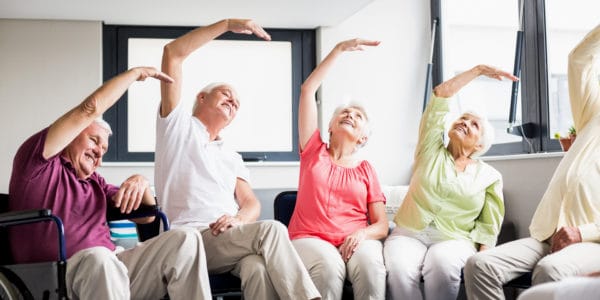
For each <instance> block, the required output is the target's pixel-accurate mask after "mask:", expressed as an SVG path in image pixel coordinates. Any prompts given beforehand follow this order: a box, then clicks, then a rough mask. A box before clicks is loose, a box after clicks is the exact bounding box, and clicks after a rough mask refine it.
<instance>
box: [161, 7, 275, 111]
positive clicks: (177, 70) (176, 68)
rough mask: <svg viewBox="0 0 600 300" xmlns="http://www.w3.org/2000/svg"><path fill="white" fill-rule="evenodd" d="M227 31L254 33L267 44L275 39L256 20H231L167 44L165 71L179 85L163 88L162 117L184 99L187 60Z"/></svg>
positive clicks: (163, 85) (163, 63)
mask: <svg viewBox="0 0 600 300" xmlns="http://www.w3.org/2000/svg"><path fill="white" fill-rule="evenodd" d="M227 31H231V32H235V33H242V34H254V35H256V36H258V37H259V38H262V39H265V40H267V41H269V40H271V36H270V35H269V34H268V33H267V32H265V31H264V30H263V29H262V28H261V27H260V26H258V25H257V24H256V23H254V21H252V20H240V19H227V20H222V21H219V22H217V23H214V24H212V25H209V26H206V27H200V28H197V29H194V30H192V31H190V32H188V33H186V34H184V35H182V36H181V37H179V38H177V39H176V40H174V41H172V42H170V43H169V44H167V45H166V46H165V47H164V49H163V57H162V71H163V72H165V73H166V74H169V75H170V76H171V77H173V79H174V80H175V83H174V84H161V85H160V94H161V102H160V115H161V116H162V117H166V116H167V115H169V114H170V113H171V111H173V109H174V108H175V107H176V106H177V104H178V103H179V101H180V100H181V99H180V98H181V82H182V80H181V77H182V73H183V72H182V65H183V61H184V60H185V59H186V58H187V57H188V56H189V55H190V54H191V53H192V52H194V51H196V50H197V49H198V48H200V47H202V46H203V45H205V44H206V43H208V42H210V41H212V40H213V39H215V38H217V37H218V36H220V35H221V34H223V33H225V32H227Z"/></svg>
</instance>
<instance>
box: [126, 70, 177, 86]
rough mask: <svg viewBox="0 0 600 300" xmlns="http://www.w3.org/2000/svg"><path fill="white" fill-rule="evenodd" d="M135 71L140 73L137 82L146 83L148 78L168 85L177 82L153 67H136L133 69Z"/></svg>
mask: <svg viewBox="0 0 600 300" xmlns="http://www.w3.org/2000/svg"><path fill="white" fill-rule="evenodd" d="M133 70H135V71H137V72H138V78H137V79H136V80H137V81H144V80H145V79H146V78H148V77H153V78H156V79H158V80H161V81H164V82H166V83H172V82H174V81H175V80H173V78H171V77H170V76H169V75H167V74H165V73H163V72H161V71H159V70H157V69H155V68H153V67H136V68H133Z"/></svg>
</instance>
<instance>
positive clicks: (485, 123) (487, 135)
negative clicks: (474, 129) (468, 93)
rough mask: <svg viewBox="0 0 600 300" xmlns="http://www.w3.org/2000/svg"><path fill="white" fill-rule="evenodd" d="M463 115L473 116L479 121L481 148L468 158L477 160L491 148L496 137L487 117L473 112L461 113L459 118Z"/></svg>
mask: <svg viewBox="0 0 600 300" xmlns="http://www.w3.org/2000/svg"><path fill="white" fill-rule="evenodd" d="M464 115H471V116H474V117H475V118H477V119H478V120H479V123H480V124H481V136H480V137H479V145H481V148H480V149H479V150H477V151H474V152H473V153H471V156H470V157H471V158H477V157H479V156H482V155H484V154H485V153H486V152H487V151H488V150H490V148H491V147H492V144H493V143H494V138H495V136H496V134H495V132H494V126H492V123H490V121H489V120H488V119H487V117H485V116H484V115H483V114H481V113H479V112H477V111H475V110H468V111H465V112H464V113H462V115H461V116H464Z"/></svg>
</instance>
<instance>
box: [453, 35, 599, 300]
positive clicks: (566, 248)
mask: <svg viewBox="0 0 600 300" xmlns="http://www.w3.org/2000/svg"><path fill="white" fill-rule="evenodd" d="M599 54H600V26H598V27H596V28H595V29H594V30H592V31H591V32H590V33H588V34H587V36H586V37H585V38H584V39H583V41H581V42H580V43H579V45H577V46H576V47H575V49H573V50H572V51H571V53H570V54H569V71H568V76H569V98H570V102H571V111H572V113H573V122H574V124H575V125H574V126H575V129H576V130H577V139H576V140H575V142H574V143H573V145H572V146H571V148H570V149H569V151H568V152H566V153H565V156H564V157H563V159H562V160H561V162H560V163H559V165H558V167H557V168H556V171H555V172H554V175H553V176H552V179H551V180H550V183H549V184H548V188H547V189H546V192H545V193H544V196H543V197H542V200H541V201H540V203H539V205H538V207H537V209H536V211H535V214H534V215H533V219H532V221H531V225H530V226H529V232H530V235H531V237H528V238H523V239H519V240H516V241H513V242H509V243H506V244H503V245H501V246H499V247H497V248H495V249H490V250H489V251H485V252H482V253H479V254H477V255H475V256H473V257H471V258H470V259H469V261H468V262H467V264H466V266H465V284H466V291H467V296H468V297H469V299H503V298H504V294H503V291H502V285H503V284H504V283H506V282H508V281H510V280H511V279H513V278H516V277H518V276H520V275H521V274H523V273H525V272H529V271H532V270H533V276H532V284H533V285H534V286H535V285H538V284H541V283H546V282H552V281H559V280H562V279H564V278H566V277H570V276H577V275H584V274H588V273H591V272H597V271H599V270H600V259H599V258H598V253H600V244H599V243H598V242H600V184H599V183H600V151H599V150H598V149H600V86H599V83H598V75H599V72H598V71H599V70H598V55H599ZM596 285H597V281H596ZM556 286H557V287H561V286H562V285H561V284H558V285H556ZM541 290H543V289H541V288H540V290H539V291H541ZM596 290H598V289H596ZM532 293H533V292H532Z"/></svg>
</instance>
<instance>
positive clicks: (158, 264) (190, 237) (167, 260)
mask: <svg viewBox="0 0 600 300" xmlns="http://www.w3.org/2000/svg"><path fill="white" fill-rule="evenodd" d="M66 279H67V293H68V296H69V298H70V299H75V300H76V299H85V300H88V299H102V300H109V299H160V298H162V297H163V296H164V295H166V294H167V293H168V294H169V297H170V299H173V300H177V299H211V294H210V286H209V281H208V272H207V269H206V257H205V256H204V249H203V247H202V239H201V237H200V235H199V234H198V232H197V231H196V230H193V229H173V230H170V231H168V232H165V233H162V234H160V235H159V236H158V237H155V238H153V239H150V240H148V241H146V242H144V243H141V244H140V245H138V246H136V247H134V248H132V249H128V250H125V251H122V252H119V253H117V254H116V255H115V253H114V252H112V251H110V250H108V249H107V248H104V247H93V248H89V249H85V250H82V251H79V252H77V253H75V254H74V255H73V256H72V257H71V258H69V259H68V260H67V276H66Z"/></svg>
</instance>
